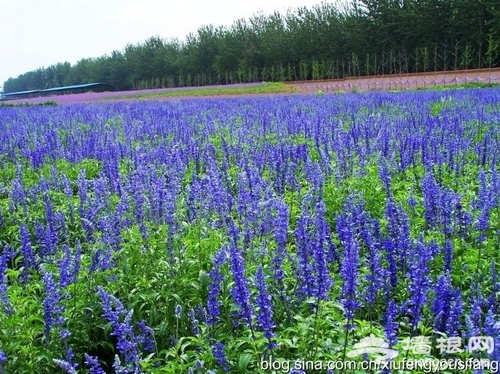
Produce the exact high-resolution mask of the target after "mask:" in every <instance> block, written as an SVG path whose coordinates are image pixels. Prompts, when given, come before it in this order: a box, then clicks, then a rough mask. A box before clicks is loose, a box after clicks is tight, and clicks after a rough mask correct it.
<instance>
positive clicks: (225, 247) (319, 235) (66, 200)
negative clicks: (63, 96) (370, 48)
mask: <svg viewBox="0 0 500 374" xmlns="http://www.w3.org/2000/svg"><path fill="white" fill-rule="evenodd" d="M499 158H500V90H499V89H477V90H472V89H471V90H456V91H453V90H451V91H445V92H400V93H388V92H385V93H384V92H373V93H364V94H360V93H358V94H355V93H353V94H340V95H310V96H306V95H293V96H276V97H265V98H264V97H245V98H243V97H240V98H224V99H216V98H211V99H197V100H181V101H164V102H161V101H142V102H119V103H113V102H109V103H100V104H72V105H65V106H56V107H18V108H8V107H6V108H0V373H2V374H3V373H9V374H10V373H56V372H67V373H75V372H78V373H106V372H110V373H111V372H116V373H142V372H143V373H186V372H187V373H223V372H231V373H257V372H263V373H264V372H271V370H266V369H267V368H269V366H272V365H275V366H274V367H275V368H278V366H279V364H280V363H281V371H290V372H295V373H304V372H307V373H320V372H321V373H324V372H333V371H334V370H323V369H325V368H324V367H322V368H321V370H320V368H319V367H315V368H314V369H313V370H311V369H310V368H308V369H306V370H301V368H299V367H298V366H297V367H296V368H295V369H293V370H292V367H291V366H287V365H285V363H290V362H298V361H296V360H307V361H311V362H327V361H334V362H342V361H343V360H346V359H347V357H352V356H353V355H352V354H351V355H349V353H350V352H352V350H353V349H354V345H355V344H357V343H359V342H360V341H361V340H362V339H364V338H366V337H368V336H370V334H373V335H374V336H375V337H379V338H382V339H384V340H385V342H386V343H387V347H388V348H390V349H393V350H395V351H398V352H400V353H399V356H398V359H399V358H402V357H404V358H412V357H427V358H449V357H452V358H457V357H458V358H463V359H467V358H472V357H476V358H489V359H490V360H500V307H499V303H500V279H499V277H498V275H497V268H498V266H499V265H500V263H499V262H500V255H499V251H500V235H499V234H500V178H499V166H500V159H499ZM477 336H487V337H491V338H492V339H493V346H491V344H490V346H489V347H487V348H488V349H486V348H485V349H479V350H476V351H472V350H469V351H467V349H466V348H467V339H469V338H471V337H477ZM417 337H419V338H421V339H424V340H422V341H426V342H427V343H428V345H430V346H432V349H430V350H427V351H425V352H422V351H415V350H410V349H408V347H405V343H404V342H409V341H412V339H414V338H417ZM443 337H445V338H450V337H451V338H454V340H453V341H454V342H457V339H458V340H459V341H461V343H460V344H458V345H456V346H455V348H457V349H456V350H455V351H454V352H451V353H450V352H448V351H447V352H443V349H439V345H438V344H437V343H438V342H439V341H442V339H443ZM480 348H484V347H480ZM491 348H493V349H491ZM368 358H369V357H367V355H361V356H359V357H355V358H350V360H358V361H362V360H366V359H368ZM263 363H266V365H267V366H266V367H264V366H263ZM271 364H272V365H271ZM285 368H286V370H285ZM281 371H279V370H278V371H277V372H281ZM335 372H338V371H337V370H335ZM346 372H347V371H346ZM414 372H418V371H414ZM443 372H466V371H464V370H460V371H443Z"/></svg>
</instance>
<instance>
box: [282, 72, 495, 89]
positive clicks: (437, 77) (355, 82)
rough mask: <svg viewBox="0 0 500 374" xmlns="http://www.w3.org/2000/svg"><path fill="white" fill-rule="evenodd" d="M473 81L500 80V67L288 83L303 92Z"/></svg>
mask: <svg viewBox="0 0 500 374" xmlns="http://www.w3.org/2000/svg"><path fill="white" fill-rule="evenodd" d="M470 82H480V83H498V84H500V68H495V69H475V70H456V71H446V72H436V73H414V74H394V75H374V76H367V77H352V78H345V79H335V80H333V79H332V80H318V81H298V82H289V83H287V84H291V85H293V86H294V87H297V88H298V89H299V90H300V91H301V92H306V93H313V92H318V91H323V92H338V91H346V92H348V91H372V90H406V89H417V88H426V87H433V86H442V85H454V84H460V83H470Z"/></svg>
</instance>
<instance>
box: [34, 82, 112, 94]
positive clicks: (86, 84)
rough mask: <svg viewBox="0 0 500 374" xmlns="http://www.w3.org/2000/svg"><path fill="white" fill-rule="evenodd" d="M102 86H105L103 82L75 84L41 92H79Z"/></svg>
mask: <svg viewBox="0 0 500 374" xmlns="http://www.w3.org/2000/svg"><path fill="white" fill-rule="evenodd" d="M100 84H103V83H102V82H96V83H85V84H75V85H73V86H64V87H55V88H47V89H46V90H41V91H42V92H55V91H64V90H77V89H79V88H87V87H94V86H99V85H100Z"/></svg>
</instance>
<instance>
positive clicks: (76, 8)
mask: <svg viewBox="0 0 500 374" xmlns="http://www.w3.org/2000/svg"><path fill="white" fill-rule="evenodd" d="M320 3H321V0H251V1H242V0H239V1H237V0H209V1H203V0H180V1H175V0H174V1H168V0H163V1H161V0H0V90H1V86H2V85H3V83H4V82H5V81H6V80H7V79H8V78H9V77H14V78H15V77H17V76H18V75H20V74H23V73H26V72H28V71H32V70H35V69H37V68H41V67H47V66H50V65H53V64H56V63H58V62H65V61H68V62H70V63H71V64H72V65H73V64H75V63H76V62H77V61H78V60H80V59H82V58H88V57H99V56H102V55H104V54H110V53H111V52H112V51H113V50H120V51H121V50H123V48H124V47H125V45H126V44H127V43H131V44H137V43H142V42H144V41H145V40H146V39H148V38H149V37H151V36H160V37H162V38H166V39H169V38H178V39H180V40H184V38H185V36H186V35H188V34H189V33H190V32H193V33H195V32H196V30H197V29H198V28H199V27H201V26H203V25H208V24H212V25H214V26H220V25H225V26H229V25H231V24H232V23H233V21H235V20H237V19H240V18H245V19H248V18H250V17H251V16H252V15H254V14H256V13H257V12H259V11H263V12H264V14H271V13H273V12H274V11H275V10H277V11H279V12H280V13H281V14H285V13H286V10H287V9H288V8H292V9H295V8H297V7H303V6H306V7H307V8H312V7H313V6H314V5H317V4H320Z"/></svg>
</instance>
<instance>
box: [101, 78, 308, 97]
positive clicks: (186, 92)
mask: <svg viewBox="0 0 500 374" xmlns="http://www.w3.org/2000/svg"><path fill="white" fill-rule="evenodd" d="M294 92H298V90H297V89H296V88H295V87H292V86H289V85H286V84H284V83H282V82H278V83H263V84H260V85H257V86H251V87H220V88H206V87H196V88H193V89H182V90H172V91H164V92H155V93H146V94H145V93H142V94H141V93H133V94H130V95H124V96H119V97H118V96H116V97H115V96H113V97H109V98H106V100H116V99H155V98H162V97H183V96H189V97H192V96H224V95H255V94H276V93H294Z"/></svg>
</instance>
